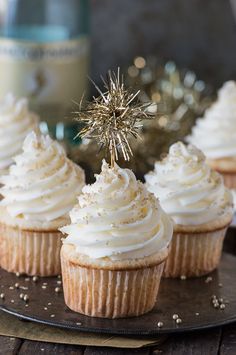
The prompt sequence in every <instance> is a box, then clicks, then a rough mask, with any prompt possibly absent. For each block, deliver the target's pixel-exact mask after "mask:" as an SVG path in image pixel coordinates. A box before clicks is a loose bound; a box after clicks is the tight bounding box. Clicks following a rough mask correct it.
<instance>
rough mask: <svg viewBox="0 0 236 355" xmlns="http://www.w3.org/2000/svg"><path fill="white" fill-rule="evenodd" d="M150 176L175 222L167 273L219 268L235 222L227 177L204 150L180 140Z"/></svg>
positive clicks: (196, 273)
mask: <svg viewBox="0 0 236 355" xmlns="http://www.w3.org/2000/svg"><path fill="white" fill-rule="evenodd" d="M145 180H146V186H147V188H148V190H149V191H150V192H153V193H154V194H155V196H156V197H158V198H159V200H160V204H161V206H162V208H163V209H164V211H165V212H166V213H168V215H169V216H170V217H172V219H173V220H174V222H175V226H174V235H173V239H172V243H171V248H170V254H169V257H168V260H167V262H166V265H165V270H164V276H166V277H180V276H182V275H184V276H187V277H192V276H201V275H204V274H207V273H209V272H211V271H212V270H214V269H215V268H216V267H217V266H218V264H219V261H220V257H221V252H222V245H223V240H224V237H225V232H226V230H227V227H228V225H229V224H230V222H231V220H232V195H231V193H230V192H229V190H228V189H227V188H225V186H224V184H223V179H222V177H221V175H220V174H218V173H217V172H215V171H213V170H211V169H210V167H209V166H208V165H207V164H206V161H205V156H204V155H203V153H202V152H201V151H200V150H198V149H197V148H195V147H194V146H192V145H189V146H185V145H184V144H183V143H180V142H178V143H176V144H173V145H172V146H171V147H170V150H169V155H168V156H167V157H166V158H165V159H163V160H162V161H161V162H157V163H156V164H155V169H154V171H153V172H150V173H148V174H147V175H146V176H145Z"/></svg>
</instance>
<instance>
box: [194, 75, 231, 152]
mask: <svg viewBox="0 0 236 355" xmlns="http://www.w3.org/2000/svg"><path fill="white" fill-rule="evenodd" d="M187 141H188V142H189V143H191V144H194V145H196V146H197V147H198V148H200V149H201V150H202V151H203V152H204V154H205V155H206V157H207V158H208V159H218V158H231V157H236V82H234V81H228V82H226V83H225V84H224V85H223V87H222V88H221V89H220V90H219V92H218V98H217V101H216V102H215V103H214V104H213V105H212V106H211V107H210V108H209V109H208V110H206V112H205V115H204V117H203V118H200V119H198V120H197V122H196V125H195V127H193V130H192V134H191V135H190V136H188V137H187Z"/></svg>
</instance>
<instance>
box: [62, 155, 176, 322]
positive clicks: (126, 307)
mask: <svg viewBox="0 0 236 355" xmlns="http://www.w3.org/2000/svg"><path fill="white" fill-rule="evenodd" d="M70 218H71V224H69V225H67V226H65V227H63V228H61V229H60V230H61V231H62V232H63V233H65V234H66V235H67V237H66V238H65V239H64V241H63V246H62V249H61V265H62V278H63V288H64V297H65V303H66V304H67V306H68V307H69V308H70V309H72V310H74V311H76V312H79V313H83V314H86V315H89V316H93V317H105V318H121V317H130V316H138V315H141V314H143V313H146V312H148V311H150V310H151V309H152V308H153V306H154V304H155V301H156V297H157V293H158V288H159V283H160V279H161V275H162V271H163V267H164V262H165V260H166V258H167V256H168V249H169V248H168V246H169V243H170V240H171V237H172V231H173V229H172V221H171V220H170V218H169V217H168V216H167V215H166V214H165V213H164V212H163V210H162V209H161V207H160V206H159V204H158V201H157V200H156V198H155V196H154V195H153V194H151V193H149V192H148V191H147V189H146V188H145V186H144V185H143V184H142V183H141V182H139V181H137V180H136V178H135V176H134V174H133V173H132V171H131V170H129V169H121V168H120V167H119V166H118V165H116V164H115V165H114V167H109V166H108V164H107V163H106V162H105V161H103V164H102V171H101V173H100V174H99V175H96V181H95V183H94V184H92V185H87V186H85V187H84V188H83V190H82V194H81V195H80V196H79V197H78V204H77V205H76V206H75V207H74V208H73V209H72V211H71V212H70Z"/></svg>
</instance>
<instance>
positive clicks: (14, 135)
mask: <svg viewBox="0 0 236 355" xmlns="http://www.w3.org/2000/svg"><path fill="white" fill-rule="evenodd" d="M37 128H38V116H37V115H36V114H35V113H33V112H30V111H29V108H28V101H27V99H25V98H21V99H16V98H15V97H14V96H13V95H12V94H8V95H6V96H5V98H4V99H3V100H2V101H1V102H0V171H1V172H2V173H4V172H6V170H7V169H8V167H9V166H10V165H11V164H12V163H13V157H14V156H15V155H16V154H19V153H20V152H21V148H22V144H23V141H24V139H25V137H26V136H27V134H28V133H29V132H31V131H32V130H37Z"/></svg>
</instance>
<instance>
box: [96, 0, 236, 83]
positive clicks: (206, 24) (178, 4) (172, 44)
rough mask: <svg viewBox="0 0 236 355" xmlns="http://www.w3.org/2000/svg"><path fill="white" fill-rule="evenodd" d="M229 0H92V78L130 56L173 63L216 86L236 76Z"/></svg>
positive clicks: (235, 39) (235, 42)
mask: <svg viewBox="0 0 236 355" xmlns="http://www.w3.org/2000/svg"><path fill="white" fill-rule="evenodd" d="M231 5H235V6H236V1H235V0H232V1H231V2H230V1H229V0H207V1H202V0H191V1H189V0H174V1H173V0H146V1H143V0H128V1H127V0H119V1H115V0H99V1H96V0H92V2H91V33H92V38H91V39H92V57H91V58H92V77H93V78H95V79H96V80H98V79H99V75H100V74H105V72H106V71H107V69H110V68H115V67H117V65H120V66H123V67H124V66H128V65H129V64H130V62H131V61H132V59H133V57H135V56H138V55H142V56H147V55H156V56H158V57H161V58H163V59H164V60H170V59H171V60H175V62H176V63H177V64H178V65H179V66H181V67H188V68H191V69H192V70H194V71H195V72H196V73H197V75H198V77H200V78H201V79H204V80H206V81H208V82H209V83H212V84H213V85H214V86H216V87H218V86H220V85H221V84H222V82H224V81H226V80H228V79H234V78H235V77H236V65H235V63H236V50H235V46H236V23H235V18H234V14H233V11H232V7H231Z"/></svg>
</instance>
